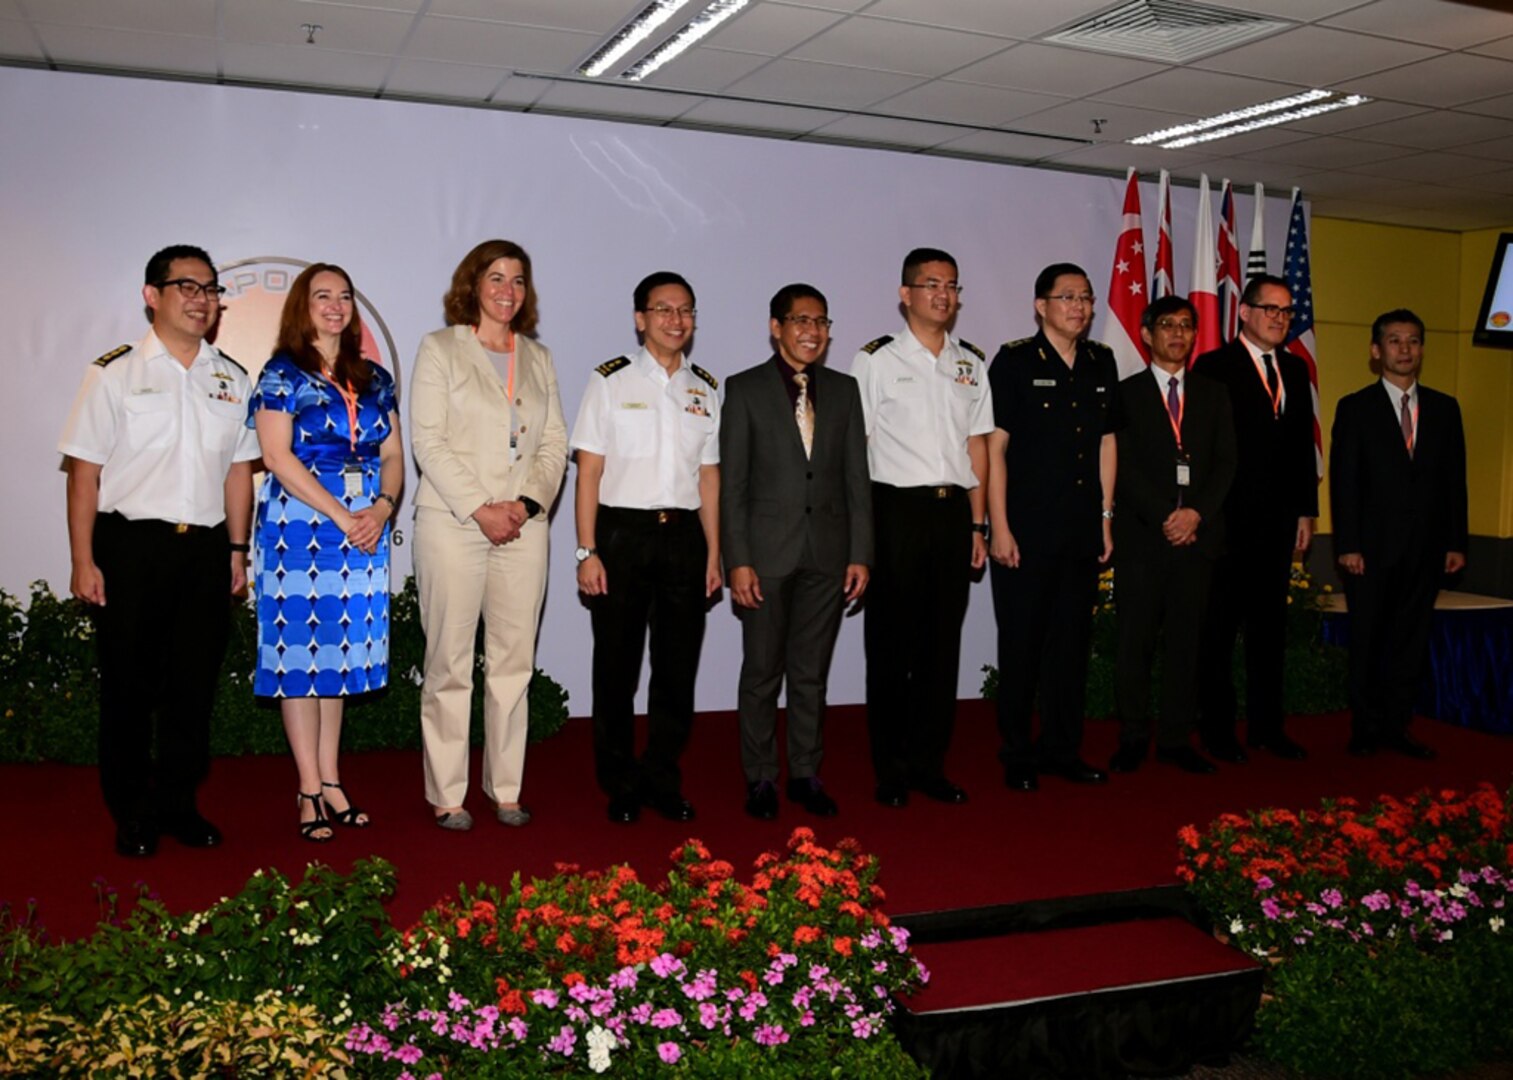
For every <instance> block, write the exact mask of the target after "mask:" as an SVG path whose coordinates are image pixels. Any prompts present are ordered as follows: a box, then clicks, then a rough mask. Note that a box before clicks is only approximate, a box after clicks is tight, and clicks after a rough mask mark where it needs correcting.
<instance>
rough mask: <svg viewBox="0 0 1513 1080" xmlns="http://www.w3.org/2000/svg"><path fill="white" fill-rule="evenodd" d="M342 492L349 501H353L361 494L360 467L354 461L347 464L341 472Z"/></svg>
mask: <svg viewBox="0 0 1513 1080" xmlns="http://www.w3.org/2000/svg"><path fill="white" fill-rule="evenodd" d="M341 486H342V492H343V493H344V494H345V495H346V497H347V498H349V499H355V498H357V497H358V496H359V495H361V494H362V466H361V465H359V464H358V463H357V462H355V461H351V462H348V463H347V464H346V465H343V466H342V470H341Z"/></svg>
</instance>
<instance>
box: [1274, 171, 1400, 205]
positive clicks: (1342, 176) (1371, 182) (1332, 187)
mask: <svg viewBox="0 0 1513 1080" xmlns="http://www.w3.org/2000/svg"><path fill="white" fill-rule="evenodd" d="M1300 175H1302V174H1300ZM1289 186H1290V187H1301V188H1302V189H1303V197H1304V198H1306V199H1313V198H1316V197H1318V198H1322V197H1323V196H1325V195H1350V196H1353V197H1356V198H1373V197H1375V193H1376V192H1378V191H1380V190H1381V189H1383V188H1390V187H1394V186H1401V185H1394V184H1393V183H1392V182H1391V181H1389V180H1384V179H1382V178H1381V177H1379V176H1362V175H1361V174H1360V173H1349V172H1340V171H1339V170H1324V171H1319V172H1309V173H1306V175H1302V178H1301V179H1299V180H1295V181H1294V182H1293V183H1292V184H1290V185H1289Z"/></svg>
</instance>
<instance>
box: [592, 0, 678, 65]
mask: <svg viewBox="0 0 1513 1080" xmlns="http://www.w3.org/2000/svg"><path fill="white" fill-rule="evenodd" d="M688 3H689V0H652V2H651V3H650V4H648V5H647V6H646V7H645V8H643V9H642V11H641V13H640V14H639V15H637V16H636V17H635V18H634V19H632V20H631V21H630V22H629V23H627V24H626V25H625V27H624V28H623V29H622V30H621V31H620V32H619V33H618V34H616V35H615V36H614V37H612V38H610V39H609V40H608V41H607V42H605V43H604V46H603V47H602V48H600V50H599V51H598V52H596V53H594V55H593V56H591V57H589V58H588V61H587V62H586V63H585V64H584V65H583V66H582V67H581V68H579V69H578V72H579V74H581V75H587V76H588V77H589V78H595V77H597V76H599V75H603V74H604V73H605V72H606V71H608V70H609V69H610V68H611V67H613V66H614V63H615V61H617V60H619V59H620V58H621V57H622V56H624V55H625V54H626V53H628V52H630V51H631V50H632V49H634V48H635V47H636V46H637V45H639V44H641V42H643V41H645V40H646V39H647V38H649V37H650V36H651V35H652V33H653V32H654V31H655V30H656V29H657V27H659V26H661V25H662V24H663V23H665V22H666V21H667V20H668V19H670V18H672V17H673V16H674V15H676V14H677V13H678V9H679V8H682V7H685V6H687V4H688Z"/></svg>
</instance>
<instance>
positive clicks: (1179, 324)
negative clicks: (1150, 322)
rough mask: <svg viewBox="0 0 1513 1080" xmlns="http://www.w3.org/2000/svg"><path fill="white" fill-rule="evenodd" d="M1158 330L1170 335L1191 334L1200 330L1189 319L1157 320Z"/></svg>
mask: <svg viewBox="0 0 1513 1080" xmlns="http://www.w3.org/2000/svg"><path fill="white" fill-rule="evenodd" d="M1156 329H1158V330H1165V331H1166V332H1167V333H1168V334H1191V333H1192V332H1193V331H1195V330H1197V329H1198V328H1197V327H1196V326H1195V325H1193V324H1192V323H1191V322H1189V321H1188V320H1187V319H1157V320H1156Z"/></svg>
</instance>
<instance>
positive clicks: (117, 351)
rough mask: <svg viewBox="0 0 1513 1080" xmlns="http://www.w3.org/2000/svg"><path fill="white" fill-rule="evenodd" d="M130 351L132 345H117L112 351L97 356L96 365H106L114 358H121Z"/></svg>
mask: <svg viewBox="0 0 1513 1080" xmlns="http://www.w3.org/2000/svg"><path fill="white" fill-rule="evenodd" d="M129 352H131V346H130V345H117V346H116V347H115V348H114V349H111V350H110V352H108V353H106V354H105V355H104V356H101V357H97V358H96V359H95V365H96V366H97V367H105V366H106V365H107V364H109V363H110V362H111V361H112V360H119V359H120V358H121V357H123V356H125V355H126V354H127V353H129Z"/></svg>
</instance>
